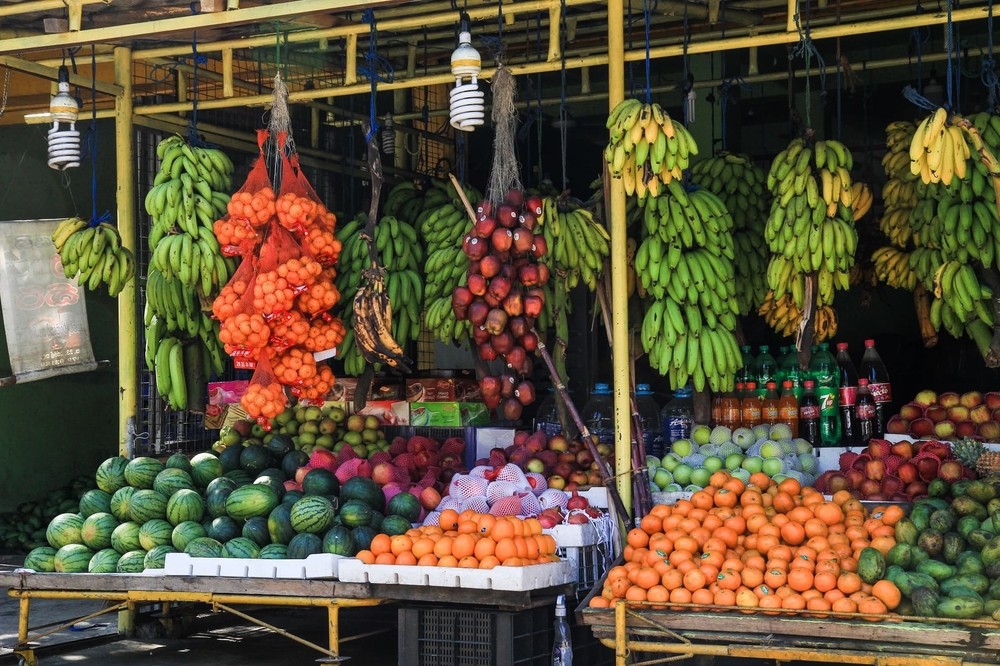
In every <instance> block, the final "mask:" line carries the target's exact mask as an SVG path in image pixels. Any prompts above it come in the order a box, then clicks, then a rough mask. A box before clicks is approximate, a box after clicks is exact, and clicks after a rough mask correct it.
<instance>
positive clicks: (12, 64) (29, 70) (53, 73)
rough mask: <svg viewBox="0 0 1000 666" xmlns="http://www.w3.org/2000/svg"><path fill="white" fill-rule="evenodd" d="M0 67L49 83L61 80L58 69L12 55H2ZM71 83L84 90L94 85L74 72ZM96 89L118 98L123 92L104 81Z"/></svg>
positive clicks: (85, 77) (87, 76) (98, 83)
mask: <svg viewBox="0 0 1000 666" xmlns="http://www.w3.org/2000/svg"><path fill="white" fill-rule="evenodd" d="M0 67H7V68H9V69H11V70H13V71H15V72H23V73H25V74H31V75H32V76H37V77H38V78H40V79H47V80H49V81H58V80H59V68H58V67H48V66H46V65H41V64H39V63H37V62H32V61H30V60H25V59H23V58H18V57H15V56H11V55H0ZM69 82H70V83H72V84H73V85H75V86H80V87H82V88H90V87H91V85H92V84H93V83H94V82H93V81H92V80H91V77H90V75H86V76H84V75H82V74H75V73H73V72H70V73H69ZM95 87H96V89H97V92H99V93H104V94H105V95H111V96H116V95H120V94H121V92H122V87H121V86H119V85H115V84H113V83H106V82H104V81H97V83H96V84H95Z"/></svg>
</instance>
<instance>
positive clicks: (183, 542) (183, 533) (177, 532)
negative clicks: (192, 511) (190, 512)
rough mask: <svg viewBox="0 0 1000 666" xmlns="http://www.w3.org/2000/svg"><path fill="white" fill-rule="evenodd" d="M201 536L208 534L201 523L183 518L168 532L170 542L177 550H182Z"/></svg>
mask: <svg viewBox="0 0 1000 666" xmlns="http://www.w3.org/2000/svg"><path fill="white" fill-rule="evenodd" d="M203 536H208V531H207V530H206V529H205V527H204V526H203V525H202V524H201V523H196V522H194V521H193V520H185V521H184V522H183V523H180V524H179V525H177V526H176V527H175V528H174V531H173V532H171V533H170V543H172V544H173V546H174V548H176V549H177V550H178V552H184V549H185V548H187V545H188V544H189V543H191V542H192V541H194V540H195V539H197V538H199V537H203Z"/></svg>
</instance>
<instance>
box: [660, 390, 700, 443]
mask: <svg viewBox="0 0 1000 666" xmlns="http://www.w3.org/2000/svg"><path fill="white" fill-rule="evenodd" d="M691 395H692V392H691V387H689V386H685V387H684V388H679V389H677V390H676V391H674V398H673V400H671V401H670V402H668V403H667V404H666V406H665V407H664V408H663V411H662V412H661V413H660V422H661V423H662V424H663V438H664V441H663V444H664V447H665V446H666V445H667V444H673V443H674V442H676V441H677V440H678V439H687V438H688V437H690V436H691V429H692V426H693V425H694V400H693V399H692V398H691Z"/></svg>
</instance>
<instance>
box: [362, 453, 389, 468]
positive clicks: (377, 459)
mask: <svg viewBox="0 0 1000 666" xmlns="http://www.w3.org/2000/svg"><path fill="white" fill-rule="evenodd" d="M368 462H370V463H371V464H372V467H374V466H375V465H381V464H382V463H392V456H390V455H389V452H388V451H376V452H375V453H373V454H371V455H370V456H368Z"/></svg>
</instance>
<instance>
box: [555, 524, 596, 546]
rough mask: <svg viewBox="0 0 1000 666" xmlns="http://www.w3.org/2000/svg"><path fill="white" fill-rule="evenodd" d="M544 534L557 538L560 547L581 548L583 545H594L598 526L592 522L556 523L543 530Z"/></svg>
mask: <svg viewBox="0 0 1000 666" xmlns="http://www.w3.org/2000/svg"><path fill="white" fill-rule="evenodd" d="M542 533H543V534H550V535H552V538H553V539H555V540H556V546H557V547H559V548H571V547H572V548H581V547H583V546H593V545H594V544H595V543H597V539H598V535H597V528H596V527H595V526H594V525H592V524H591V523H584V524H582V525H556V526H555V527H551V528H549V529H547V530H542Z"/></svg>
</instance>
